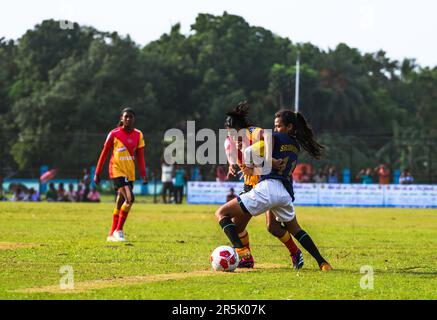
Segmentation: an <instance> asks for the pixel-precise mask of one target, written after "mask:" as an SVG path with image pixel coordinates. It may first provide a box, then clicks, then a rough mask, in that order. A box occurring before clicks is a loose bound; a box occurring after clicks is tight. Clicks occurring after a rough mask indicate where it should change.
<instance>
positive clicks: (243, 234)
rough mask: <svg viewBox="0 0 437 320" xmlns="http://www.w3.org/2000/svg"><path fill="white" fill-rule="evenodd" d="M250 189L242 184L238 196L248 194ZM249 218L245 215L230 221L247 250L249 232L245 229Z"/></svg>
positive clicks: (249, 216)
mask: <svg viewBox="0 0 437 320" xmlns="http://www.w3.org/2000/svg"><path fill="white" fill-rule="evenodd" d="M252 189H253V186H251V185H248V184H244V187H243V191H242V192H241V193H240V194H239V195H240V196H241V195H242V194H245V193H247V192H250V191H251V190H252ZM251 218H252V216H251V215H249V214H247V215H244V216H241V217H238V218H233V219H232V220H233V221H234V223H235V227H236V229H237V232H238V236H239V237H240V240H241V242H242V243H243V245H244V246H245V247H246V248H248V249H249V250H250V243H249V232H248V231H247V229H246V227H247V225H248V224H249V221H250V219H251Z"/></svg>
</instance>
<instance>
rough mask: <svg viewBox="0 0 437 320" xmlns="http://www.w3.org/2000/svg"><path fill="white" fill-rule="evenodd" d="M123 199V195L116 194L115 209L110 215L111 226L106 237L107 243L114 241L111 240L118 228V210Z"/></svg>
mask: <svg viewBox="0 0 437 320" xmlns="http://www.w3.org/2000/svg"><path fill="white" fill-rule="evenodd" d="M124 201H125V199H124V197H123V195H122V194H121V193H120V192H117V196H116V199H115V208H114V211H113V213H112V226H111V230H110V231H109V235H108V239H107V240H108V241H114V240H115V239H113V236H112V235H113V234H114V231H115V230H116V229H117V226H118V220H119V214H120V209H121V206H122V205H123V203H124Z"/></svg>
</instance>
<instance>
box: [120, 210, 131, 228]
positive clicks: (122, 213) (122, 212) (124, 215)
mask: <svg viewBox="0 0 437 320" xmlns="http://www.w3.org/2000/svg"><path fill="white" fill-rule="evenodd" d="M129 210H130V208H126V205H125V204H123V205H122V206H121V209H120V214H119V215H118V225H117V230H123V226H124V223H125V222H126V219H127V216H128V214H129Z"/></svg>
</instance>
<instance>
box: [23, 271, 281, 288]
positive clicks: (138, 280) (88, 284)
mask: <svg viewBox="0 0 437 320" xmlns="http://www.w3.org/2000/svg"><path fill="white" fill-rule="evenodd" d="M281 267H284V266H283V265H277V264H258V265H255V269H237V270H236V272H237V273H240V272H256V271H257V270H263V269H275V268H281ZM219 275H220V276H222V277H223V276H231V275H232V273H226V272H224V273H223V272H214V271H211V270H200V271H192V272H180V273H164V274H153V275H146V276H131V277H122V278H115V279H105V280H89V281H81V282H75V284H74V289H61V287H60V286H59V285H57V286H46V287H37V288H27V289H19V290H15V292H18V293H80V292H85V291H88V290H98V289H107V288H114V287H124V286H130V285H138V284H144V283H152V282H161V281H171V280H183V279H187V278H193V277H196V278H197V277H208V276H219Z"/></svg>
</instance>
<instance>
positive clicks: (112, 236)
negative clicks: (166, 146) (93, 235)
mask: <svg viewBox="0 0 437 320" xmlns="http://www.w3.org/2000/svg"><path fill="white" fill-rule="evenodd" d="M134 122H135V112H134V111H133V110H132V109H131V108H125V109H123V110H122V111H121V115H120V124H119V126H118V127H117V128H115V129H114V130H112V131H111V132H110V133H109V134H108V137H107V138H106V141H105V144H104V146H103V150H102V152H101V154H100V158H99V161H98V163H97V168H96V173H95V176H94V182H95V183H96V184H99V183H100V174H101V172H102V168H103V165H104V164H105V161H106V158H107V156H108V154H109V152H110V151H111V149H112V150H113V151H112V155H111V159H110V161H109V177H110V178H111V179H112V180H113V182H114V189H115V190H116V191H117V200H116V207H115V208H114V211H113V217H112V227H111V230H110V231H109V235H108V238H107V240H108V241H125V238H124V232H123V226H124V223H125V222H126V219H127V216H128V214H129V211H130V210H131V207H132V204H133V203H134V200H135V197H134V194H133V191H132V190H133V183H134V181H135V159H137V161H138V166H139V171H140V176H141V178H142V180H143V184H147V183H148V181H147V175H146V162H145V160H144V145H145V143H144V137H143V133H142V132H141V131H140V130H137V129H135V128H134Z"/></svg>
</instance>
